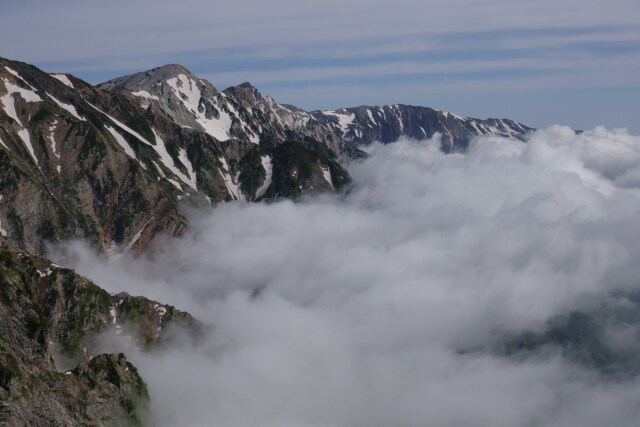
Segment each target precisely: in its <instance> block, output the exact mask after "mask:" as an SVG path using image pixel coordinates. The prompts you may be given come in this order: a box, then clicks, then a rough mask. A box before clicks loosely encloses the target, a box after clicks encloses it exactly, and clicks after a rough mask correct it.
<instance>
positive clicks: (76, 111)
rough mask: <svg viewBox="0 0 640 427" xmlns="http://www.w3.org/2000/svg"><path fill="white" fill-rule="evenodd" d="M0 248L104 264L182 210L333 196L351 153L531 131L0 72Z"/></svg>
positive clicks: (250, 93)
mask: <svg viewBox="0 0 640 427" xmlns="http://www.w3.org/2000/svg"><path fill="white" fill-rule="evenodd" d="M0 94H1V95H0V104H1V108H0V141H1V143H0V160H1V161H2V165H3V167H2V170H1V171H0V178H1V182H0V194H1V197H2V201H1V203H0V227H1V228H0V234H1V235H0V239H2V240H4V241H5V242H7V244H8V245H9V247H11V248H13V249H16V250H27V251H30V252H34V253H42V247H43V246H42V244H43V241H45V240H46V241H60V240H64V239H69V238H73V237H82V238H84V239H87V240H89V241H90V242H92V244H94V245H95V246H96V247H97V248H99V249H100V250H102V251H109V252H111V253H113V254H115V253H118V252H123V251H127V250H131V249H133V250H134V251H136V250H141V249H142V248H144V247H145V246H146V244H147V243H148V242H149V240H150V239H151V238H152V237H153V236H154V235H155V234H156V233H158V232H167V233H169V234H179V233H181V231H182V230H183V229H184V228H185V226H186V219H185V217H184V216H183V215H182V213H181V209H180V205H181V204H182V203H189V204H192V205H193V204H195V205H203V204H210V203H216V202H218V201H224V200H233V199H236V200H248V201H251V200H262V199H272V198H277V197H298V196H300V195H301V194H306V193H315V192H322V191H335V190H337V189H339V188H340V187H342V186H343V185H344V184H345V183H347V182H348V181H349V176H348V173H347V172H346V170H345V169H344V168H343V167H342V166H341V164H340V162H343V161H348V160H351V159H355V158H358V157H361V156H363V155H364V154H363V152H362V151H360V150H359V149H358V148H357V147H358V146H362V145H366V144H370V143H371V142H373V141H381V142H383V143H390V142H394V141H396V140H398V139H399V138H401V137H410V138H416V139H424V138H430V137H432V136H433V135H434V134H436V133H440V134H441V135H442V149H443V150H444V151H447V152H452V151H464V150H465V149H466V148H467V146H468V144H469V141H470V139H471V138H473V137H474V136H477V135H500V136H506V137H511V138H517V139H522V138H523V136H524V135H525V134H526V133H527V132H529V131H530V130H531V128H529V127H527V126H524V125H522V124H519V123H516V122H514V121H511V120H506V119H505V120H497V119H489V120H477V119H471V118H464V117H460V116H457V115H455V114H451V113H447V112H442V111H438V110H434V109H431V108H427V107H413V106H407V105H390V106H377V107H368V106H362V107H356V108H343V109H339V110H335V111H313V112H307V111H304V110H302V109H300V108H297V107H294V106H291V105H284V104H278V103H277V102H275V101H274V100H273V98H271V97H270V96H268V95H265V94H262V93H261V92H259V91H258V90H257V89H256V88H254V87H253V86H251V85H250V84H249V83H243V84H241V85H238V86H234V87H230V88H228V89H226V90H224V91H219V90H218V89H216V88H215V87H214V86H213V85H212V84H211V83H209V82H208V81H206V80H203V79H200V78H198V77H196V76H194V75H193V74H191V73H190V72H189V71H188V70H187V69H185V68H184V67H182V66H180V65H165V66H163V67H158V68H154V69H152V70H148V71H144V72H140V73H135V74H131V75H128V76H123V77H119V78H116V79H113V80H110V81H108V82H105V83H102V84H99V85H97V86H95V87H94V86H92V85H90V84H88V83H86V82H84V81H82V80H80V79H78V78H76V77H74V76H71V75H68V74H48V73H45V72H43V71H41V70H39V69H37V68H36V67H34V66H31V65H28V64H24V63H20V62H15V61H10V60H7V59H0Z"/></svg>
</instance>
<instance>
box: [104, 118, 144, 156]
mask: <svg viewBox="0 0 640 427" xmlns="http://www.w3.org/2000/svg"><path fill="white" fill-rule="evenodd" d="M105 129H107V130H108V131H109V133H110V134H111V136H113V138H114V139H115V140H116V142H117V143H118V144H120V146H121V147H122V149H123V150H124V152H125V153H127V156H129V157H131V158H132V159H134V160H138V159H137V158H136V152H135V151H133V148H131V146H130V145H129V143H128V142H127V140H126V139H124V137H123V136H122V135H120V134H119V133H118V131H117V130H115V129H114V128H112V127H111V126H105Z"/></svg>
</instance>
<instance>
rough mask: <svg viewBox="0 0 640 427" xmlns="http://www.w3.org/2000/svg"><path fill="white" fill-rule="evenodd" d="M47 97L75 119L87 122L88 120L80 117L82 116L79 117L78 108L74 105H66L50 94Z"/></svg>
mask: <svg viewBox="0 0 640 427" xmlns="http://www.w3.org/2000/svg"><path fill="white" fill-rule="evenodd" d="M47 96H48V97H49V98H51V100H52V101H53V102H55V103H56V104H57V105H58V107H60V108H62V109H63V110H65V111H67V112H68V113H69V114H71V115H72V116H73V117H75V118H76V119H78V120H80V121H82V122H86V121H87V119H85V118H84V117H80V115H79V114H78V112H77V111H76V107H74V106H73V105H70V104H65V103H64V102H62V101H59V100H58V99H57V98H56V97H54V96H53V95H51V94H48V93H47Z"/></svg>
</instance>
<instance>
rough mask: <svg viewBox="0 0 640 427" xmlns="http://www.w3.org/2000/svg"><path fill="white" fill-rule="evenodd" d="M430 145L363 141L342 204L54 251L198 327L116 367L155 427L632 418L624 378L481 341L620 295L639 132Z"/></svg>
mask: <svg viewBox="0 0 640 427" xmlns="http://www.w3.org/2000/svg"><path fill="white" fill-rule="evenodd" d="M437 147H438V141H437V140H433V141H422V142H415V141H401V142H398V143H396V144H392V145H388V146H382V145H374V146H372V147H371V150H370V154H371V155H370V157H369V158H368V159H367V160H366V161H363V162H361V163H356V164H353V165H351V167H350V171H351V173H352V175H353V177H354V181H355V184H354V187H353V188H352V189H351V190H350V191H349V193H348V194H346V195H337V196H323V197H320V198H314V199H307V200H304V201H302V202H299V203H293V202H290V201H281V202H277V203H272V204H245V203H227V204H223V205H220V206H218V207H217V208H215V209H214V210H212V211H207V212H193V213H192V228H191V230H190V232H189V233H188V234H187V235H185V236H184V237H182V238H180V239H159V240H158V241H157V242H156V246H155V248H154V251H153V253H152V254H151V255H149V256H146V257H142V258H140V259H137V260H135V261H132V260H121V261H119V262H118V263H117V264H111V265H109V264H106V263H104V262H102V261H101V260H99V259H97V258H95V257H93V256H92V255H90V252H89V251H87V250H85V249H83V247H82V245H80V244H77V243H76V244H69V245H67V246H66V247H65V250H64V251H57V253H54V254H53V256H54V257H57V258H58V260H59V262H63V263H65V264H67V265H71V266H74V267H76V268H77V269H78V271H79V272H80V273H83V274H85V275H88V276H89V277H91V278H93V279H94V280H95V281H96V282H97V283H98V284H100V285H101V286H103V287H105V288H106V289H107V290H109V291H112V292H119V291H123V290H124V291H128V292H130V293H133V294H143V295H145V296H147V297H150V298H154V299H158V300H161V301H163V302H169V303H172V304H175V305H176V306H177V307H178V308H180V309H184V310H187V311H190V312H191V313H192V314H193V315H194V316H196V317H198V318H199V319H201V320H202V321H204V322H205V323H208V324H211V325H214V329H213V331H212V332H211V333H210V334H209V335H208V336H207V337H206V339H205V340H204V342H203V343H201V344H200V345H198V346H193V345H191V344H190V343H186V342H185V343H181V344H180V345H175V346H173V347H172V348H168V349H164V350H161V351H157V352H154V353H150V354H136V353H135V352H133V354H132V355H131V358H132V359H133V362H134V363H135V364H137V365H138V366H139V369H140V371H141V373H142V375H143V377H144V378H145V379H146V380H147V382H148V384H149V387H150V392H151V396H152V400H153V403H152V407H153V410H154V413H155V416H156V418H157V419H156V421H157V422H159V424H160V425H167V426H170V425H178V424H182V425H202V426H204V425H227V426H252V425H267V426H270V425H271V426H301V425H304V426H337V425H340V426H389V425H397V426H419V425H447V426H466V425H492V426H530V425H536V426H575V425H582V426H591V425H593V426H600V425H605V424H607V425H621V426H624V425H629V426H631V425H637V424H638V422H639V421H640V412H639V410H638V405H637V402H638V399H640V387H638V385H640V384H638V382H637V381H636V380H634V379H631V378H629V379H628V380H626V381H622V382H611V381H605V380H603V379H602V378H600V377H598V375H597V373H595V372H591V371H589V370H586V369H583V368H580V367H578V366H575V365H573V364H571V363H570V362H568V361H566V360H563V359H562V358H561V357H560V356H553V355H552V356H548V357H538V358H532V359H525V360H515V359H509V358H506V357H499V356H496V355H495V354H493V353H492V352H490V351H488V349H490V348H491V346H492V345H493V344H494V343H495V342H496V340H498V339H499V338H500V336H502V335H503V334H508V333H518V332H521V331H524V330H539V329H541V328H542V327H543V326H544V324H545V322H546V321H547V320H549V319H550V318H552V317H553V316H555V315H557V314H562V313H567V312H569V311H571V310H572V309H578V308H581V307H583V306H584V305H585V304H588V303H589V301H592V300H593V299H594V298H595V299H602V298H606V297H607V296H608V295H611V294H612V293H613V292H614V291H618V290H627V291H628V290H634V289H637V287H638V285H637V277H639V276H638V274H639V273H640V271H639V270H640V267H638V266H637V262H636V260H637V259H638V256H640V253H639V252H640V249H639V248H638V247H637V242H638V241H639V239H640V229H639V228H638V227H637V217H638V212H639V211H640V190H639V188H640V166H639V165H640V162H639V161H640V138H639V137H635V136H631V135H629V134H627V133H625V132H624V131H608V130H605V129H604V128H596V129H594V130H591V131H588V132H584V133H582V134H578V135H576V134H574V132H573V131H571V130H570V129H568V128H564V127H559V126H556V127H551V128H548V129H545V130H542V131H538V132H536V133H534V134H533V135H531V137H530V139H529V141H528V142H527V143H526V144H522V143H520V142H514V141H508V140H505V139H501V138H483V139H478V140H477V141H475V142H474V143H473V144H472V146H471V149H470V151H469V152H468V153H467V154H466V155H460V154H454V155H444V154H443V153H441V152H440V151H439V150H438V149H437ZM63 252H64V253H65V255H64V256H63V255H61V254H62V253H63ZM634 339H637V337H635V338H634ZM119 345H122V344H119ZM116 347H117V346H115V347H110V348H109V349H111V350H114V349H115V348H116Z"/></svg>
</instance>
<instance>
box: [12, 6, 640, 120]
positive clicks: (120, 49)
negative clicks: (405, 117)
mask: <svg viewBox="0 0 640 427" xmlns="http://www.w3.org/2000/svg"><path fill="white" fill-rule="evenodd" d="M639 15H640V3H638V2H636V1H632V0H615V1H612V2H609V3H607V5H606V7H604V6H603V5H602V3H601V2H599V1H596V0H587V1H577V0H561V1H546V0H545V1H536V2H531V1H528V0H527V1H525V0H517V1H513V0H496V1H490V2H478V1H475V0H474V1H471V0H454V1H450V2H435V1H427V2H425V1H414V0H401V1H398V2H394V3H393V6H391V5H390V4H387V3H379V2H378V3H376V2H374V3H372V2H367V1H360V0H349V1H338V0H327V1H324V2H316V3H313V2H312V3H309V2H294V1H289V0H275V1H272V2H268V3H265V2H257V1H249V0H243V1H237V2H227V3H219V2H218V3H212V2H206V1H203V0H186V1H184V2H180V3H177V2H175V1H170V0H154V1H151V0H135V1H126V2H125V1H123V0H116V1H113V2H108V3H100V2H86V1H79V0H63V1H60V2H55V3H52V2H45V1H41V0H29V1H24V2H11V3H10V4H7V5H5V6H4V9H3V14H2V16H1V17H0V24H2V25H0V37H2V39H3V40H10V41H11V42H10V43H9V42H7V43H5V44H4V46H3V50H2V52H1V53H0V54H1V55H3V56H7V57H9V58H13V59H19V60H25V61H28V62H33V63H35V64H36V65H38V66H41V67H43V68H44V69H46V70H49V71H63V72H70V73H73V74H77V75H78V76H79V77H81V78H84V79H85V80H87V81H89V82H92V83H99V82H102V81H105V80H108V79H110V78H113V77H116V76H118V75H122V74H127V73H132V72H137V71H141V70H145V69H149V68H153V67H155V66H159V65H163V64H166V63H181V64H183V65H185V66H186V67H187V68H189V69H190V70H192V71H193V72H195V73H196V74H198V75H201V76H204V77H206V78H208V79H209V80H211V82H212V83H213V84H214V85H216V86H218V87H220V88H224V87H226V86H229V85H235V84H238V83H241V82H243V81H246V80H248V81H251V82H253V83H254V84H256V85H258V86H259V88H260V89H261V90H263V91H265V92H267V93H270V94H271V95H273V96H274V97H275V98H276V99H277V100H278V101H280V102H284V103H292V104H297V105H299V106H301V107H303V108H306V109H328V108H338V107H347V106H353V105H356V104H358V103H361V102H362V100H365V99H366V100H367V101H366V102H367V103H373V104H383V103H407V104H409V103H411V104H421V105H427V106H435V105H433V104H430V102H432V100H433V99H434V98H435V101H436V102H437V103H438V105H437V106H439V107H440V108H444V109H447V110H453V109H455V108H458V109H459V108H460V107H459V106H460V105H463V104H462V102H455V101H447V99H445V98H444V97H442V96H440V95H439V94H442V93H444V92H445V91H451V90H453V92H455V93H456V94H459V93H461V92H462V91H463V90H465V88H467V87H472V88H475V90H473V91H472V92H470V93H469V94H468V97H467V104H469V105H471V104H478V103H479V101H478V99H477V96H478V93H479V90H478V88H492V87H496V86H499V85H497V84H493V83H487V81H489V82H499V81H501V80H502V81H504V83H505V84H504V85H503V86H501V89H500V90H501V92H502V93H505V92H506V90H507V88H508V91H509V97H510V98H509V99H510V101H509V102H510V103H511V104H512V105H514V106H515V105H517V104H519V103H520V100H521V99H523V98H525V97H527V95H528V93H529V92H530V91H531V90H533V89H534V88H535V90H536V91H538V92H539V93H540V91H542V92H544V93H546V95H547V97H548V102H547V103H548V104H553V105H562V106H563V107H562V108H561V109H559V111H558V113H557V118H556V119H555V120H553V119H550V118H549V117H548V115H546V114H545V111H546V110H545V106H544V104H543V103H535V102H530V103H527V104H526V105H527V109H526V110H525V111H523V113H524V115H522V116H520V117H515V118H516V119H518V120H520V121H523V122H525V123H527V124H529V125H532V126H546V125H550V124H553V123H562V124H568V125H570V126H573V127H575V128H585V127H587V128H588V127H593V126H595V125H597V124H600V123H604V124H607V125H609V126H611V127H617V126H621V125H626V126H629V127H631V129H632V130H634V131H636V132H637V131H640V127H638V125H636V124H635V123H625V122H623V120H622V118H623V117H627V116H628V114H629V113H628V111H629V110H633V111H635V114H636V115H638V114H640V111H638V106H637V103H631V102H628V101H626V100H624V99H623V100H622V101H624V102H621V103H620V105H619V106H618V107H616V108H614V109H612V108H609V107H607V108H604V107H603V106H602V105H601V104H602V103H601V102H599V100H600V99H601V94H602V90H606V89H608V88H625V90H626V91H627V92H629V93H635V94H637V95H640V85H639V84H638V82H637V79H634V77H633V76H634V75H637V74H638V67H637V62H638V60H640V27H639V26H638V23H637V18H636V17H637V16H639ZM25 26H28V28H30V31H28V32H25V31H23V28H25ZM16 34H20V37H16V36H15V35H16ZM474 73H475V74H474ZM596 74H597V75H596ZM532 82H535V83H536V85H535V87H533V86H531V84H532ZM544 82H549V84H550V86H548V87H546V86H544ZM563 82H567V84H568V85H567V86H566V89H567V90H569V89H576V90H577V89H583V91H584V93H586V94H587V95H588V99H589V102H588V103H587V104H585V103H584V102H580V103H579V105H578V106H577V107H578V108H585V106H586V105H589V107H590V109H591V110H590V115H591V116H592V117H599V118H600V121H598V122H594V121H593V119H592V118H588V119H586V118H585V119H584V120H576V119H575V116H576V115H575V114H572V113H571V110H572V109H573V108H576V107H575V104H576V103H575V102H571V99H570V98H567V94H562V95H561V94H559V93H558V92H557V88H558V86H560V85H562V84H563ZM456 83H460V84H459V85H457V86H456ZM410 84H414V85H415V90H414V91H413V92H412V96H408V95H407V94H406V92H405V91H404V89H403V88H404V87H406V86H407V85H410ZM452 85H453V86H454V87H453V88H452V87H451V86H452ZM322 86H324V87H325V88H326V91H327V92H332V93H333V94H334V95H333V98H332V99H330V100H329V99H327V97H326V96H323V93H322V90H318V88H320V87H322ZM337 86H341V87H343V88H344V92H343V93H339V92H338V93H336V92H335V91H332V90H331V87H337ZM369 87H373V88H375V89H376V90H379V91H381V92H383V93H387V92H393V91H394V90H395V91H396V96H395V97H393V99H389V98H386V97H385V98H384V99H375V100H371V99H372V98H373V96H368V95H372V94H366V93H361V92H357V91H359V90H361V89H362V88H369ZM430 88H433V90H430ZM420 91H422V92H421V93H420ZM481 91H482V90H480V92H481ZM608 93H609V94H610V95H608V96H613V93H614V92H613V91H609V92H608ZM353 94H355V95H356V96H355V97H354V96H353ZM483 103H484V110H482V111H480V112H479V113H478V114H477V113H476V112H475V111H476V110H475V109H472V108H469V109H468V110H467V111H465V110H464V109H463V110H462V111H460V110H458V111H455V112H458V113H461V114H471V113H473V114H476V115H479V116H481V117H489V116H503V117H504V116H508V115H509V113H510V112H509V109H506V108H504V105H503V103H497V102H495V101H493V100H492V98H491V97H489V98H486V99H484V100H483ZM521 107H522V106H521V105H518V108H521Z"/></svg>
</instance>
